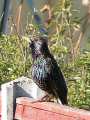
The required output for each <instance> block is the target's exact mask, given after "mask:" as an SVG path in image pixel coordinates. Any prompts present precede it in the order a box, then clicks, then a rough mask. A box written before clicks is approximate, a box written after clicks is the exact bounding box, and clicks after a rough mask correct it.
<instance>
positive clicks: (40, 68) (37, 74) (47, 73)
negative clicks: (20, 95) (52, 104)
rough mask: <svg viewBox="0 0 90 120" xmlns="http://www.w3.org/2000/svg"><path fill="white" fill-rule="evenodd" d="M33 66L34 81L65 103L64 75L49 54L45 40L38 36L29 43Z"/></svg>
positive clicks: (65, 87)
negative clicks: (37, 38)
mask: <svg viewBox="0 0 90 120" xmlns="http://www.w3.org/2000/svg"><path fill="white" fill-rule="evenodd" d="M30 47H31V51H32V57H33V66H32V77H33V80H34V82H35V83H36V84H37V85H38V86H39V87H40V88H41V89H42V90H44V91H46V92H48V93H49V94H52V95H53V96H55V97H56V98H59V99H60V100H61V102H62V104H67V86H66V82H65V79H64V76H63V74H62V72H61V70H60V68H59V67H58V64H57V62H56V60H55V59H54V57H53V55H51V53H50V51H49V49H48V44H47V40H46V39H44V38H40V39H39V40H34V41H32V42H31V44H30Z"/></svg>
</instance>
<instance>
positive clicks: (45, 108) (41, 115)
mask: <svg viewBox="0 0 90 120" xmlns="http://www.w3.org/2000/svg"><path fill="white" fill-rule="evenodd" d="M16 104H17V107H16V113H15V119H18V120H90V112H89V111H85V110H81V109H75V108H71V107H68V106H63V105H59V104H56V103H51V102H36V103H32V102H31V99H29V98H26V97H25V98H24V97H21V98H17V100H16Z"/></svg>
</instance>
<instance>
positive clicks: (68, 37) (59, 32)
mask: <svg viewBox="0 0 90 120" xmlns="http://www.w3.org/2000/svg"><path fill="white" fill-rule="evenodd" d="M74 12H75V10H73V8H72V1H70V0H63V1H62V2H61V0H59V2H58V4H57V5H56V6H55V7H54V8H53V16H54V18H53V19H52V21H51V23H50V24H49V25H48V29H49V30H51V28H52V31H50V33H49V47H50V50H51V52H52V53H53V55H54V56H55V58H56V59H57V62H58V64H59V65H60V67H61V69H62V71H63V74H64V76H65V78H66V81H67V85H68V100H69V104H70V105H71V106H76V107H79V108H83V109H87V110H90V52H89V51H87V50H83V49H82V50H81V49H80V47H79V45H80V44H81V42H82V41H81V39H82V37H83V35H82V34H84V32H83V33H82V31H81V29H80V18H77V17H74V16H73V15H72V13H73V14H74ZM30 25H32V23H30ZM27 26H28V25H27ZM32 26H33V25H32ZM75 28H77V29H79V31H80V35H81V36H82V37H81V39H79V45H78V44H77V43H78V38H79V36H80V35H79V36H78V38H77V41H76V40H74V37H73V34H74V32H76V31H75V30H76V29H75ZM82 29H83V28H82ZM28 33H30V32H29V29H28V31H27V34H28ZM87 44H88V43H87ZM87 46H88V48H89V47H90V46H89V44H88V45H87ZM31 64H32V59H31V54H30V50H29V45H28V41H27V37H22V39H19V38H18V37H17V36H14V35H11V36H5V35H2V36H0V84H2V83H4V82H7V81H10V80H14V79H16V78H18V77H20V76H27V77H31V72H30V69H31Z"/></svg>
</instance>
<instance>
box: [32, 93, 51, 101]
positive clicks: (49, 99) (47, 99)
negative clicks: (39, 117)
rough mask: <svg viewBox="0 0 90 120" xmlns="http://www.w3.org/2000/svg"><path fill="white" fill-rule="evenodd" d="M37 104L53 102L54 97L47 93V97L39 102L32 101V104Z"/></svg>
mask: <svg viewBox="0 0 90 120" xmlns="http://www.w3.org/2000/svg"><path fill="white" fill-rule="evenodd" d="M35 102H53V96H52V95H50V94H48V93H46V95H45V96H43V97H42V98H40V99H39V100H34V101H32V103H35Z"/></svg>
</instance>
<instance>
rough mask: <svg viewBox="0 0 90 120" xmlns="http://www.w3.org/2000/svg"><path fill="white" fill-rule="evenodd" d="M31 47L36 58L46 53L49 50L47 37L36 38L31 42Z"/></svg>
mask: <svg viewBox="0 0 90 120" xmlns="http://www.w3.org/2000/svg"><path fill="white" fill-rule="evenodd" d="M30 48H31V52H32V56H33V57H34V58H35V57H38V56H40V55H46V54H47V53H48V52H49V49H48V40H47V38H44V37H39V38H34V39H33V40H31V42H30Z"/></svg>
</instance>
